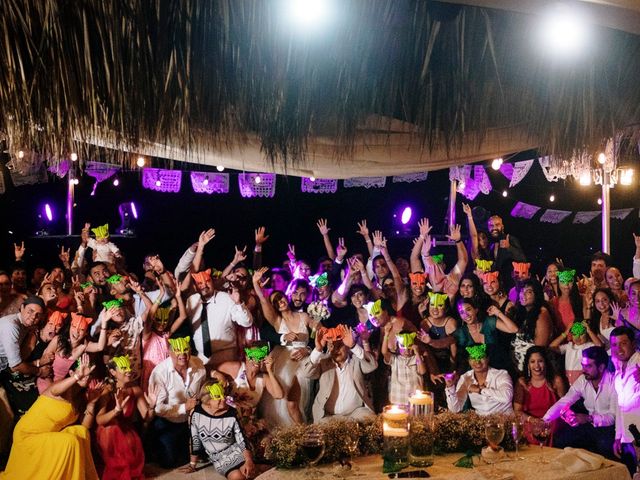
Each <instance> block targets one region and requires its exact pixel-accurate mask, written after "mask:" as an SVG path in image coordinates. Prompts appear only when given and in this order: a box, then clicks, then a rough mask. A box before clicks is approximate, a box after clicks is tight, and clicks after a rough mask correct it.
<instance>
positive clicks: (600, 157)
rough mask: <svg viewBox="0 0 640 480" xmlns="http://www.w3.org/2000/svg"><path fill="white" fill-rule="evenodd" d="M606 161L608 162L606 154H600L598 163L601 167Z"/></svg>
mask: <svg viewBox="0 0 640 480" xmlns="http://www.w3.org/2000/svg"><path fill="white" fill-rule="evenodd" d="M606 161H607V156H606V155H605V154H604V153H600V154H599V155H598V163H599V164H600V165H604V164H605V162H606Z"/></svg>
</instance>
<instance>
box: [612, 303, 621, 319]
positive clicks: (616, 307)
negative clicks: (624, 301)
mask: <svg viewBox="0 0 640 480" xmlns="http://www.w3.org/2000/svg"><path fill="white" fill-rule="evenodd" d="M621 312H622V307H621V306H620V304H619V303H618V302H611V317H612V318H613V319H614V320H616V321H618V319H619V318H620V313H621Z"/></svg>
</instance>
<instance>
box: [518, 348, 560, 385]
mask: <svg viewBox="0 0 640 480" xmlns="http://www.w3.org/2000/svg"><path fill="white" fill-rule="evenodd" d="M534 353H539V354H540V356H541V357H542V359H543V360H544V378H546V380H547V382H549V384H550V385H553V382H554V379H555V377H556V374H555V372H554V370H553V364H552V363H551V361H550V360H549V355H548V353H547V349H546V348H545V347H538V346H535V347H529V349H528V350H527V353H525V355H524V365H523V367H524V378H525V380H526V381H527V383H529V382H530V381H531V370H530V369H529V360H530V359H531V356H532V355H533V354H534Z"/></svg>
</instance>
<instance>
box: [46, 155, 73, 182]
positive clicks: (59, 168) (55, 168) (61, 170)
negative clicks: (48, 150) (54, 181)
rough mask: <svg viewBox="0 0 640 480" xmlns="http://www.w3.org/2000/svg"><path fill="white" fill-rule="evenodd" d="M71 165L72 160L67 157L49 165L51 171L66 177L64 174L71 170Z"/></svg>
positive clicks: (58, 175)
mask: <svg viewBox="0 0 640 480" xmlns="http://www.w3.org/2000/svg"><path fill="white" fill-rule="evenodd" d="M70 167H71V161H70V160H68V159H66V158H65V159H63V160H60V161H59V162H58V163H54V164H53V165H49V171H50V172H51V173H53V174H54V175H56V176H57V177H60V178H64V176H65V175H66V174H67V173H68V172H69V168H70Z"/></svg>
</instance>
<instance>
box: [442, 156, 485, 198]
mask: <svg viewBox="0 0 640 480" xmlns="http://www.w3.org/2000/svg"><path fill="white" fill-rule="evenodd" d="M449 180H450V181H453V180H455V181H457V182H458V193H460V194H461V195H464V196H465V197H466V198H467V199H469V200H474V199H475V198H476V197H477V196H478V194H479V193H480V192H482V193H484V194H485V195H486V194H487V193H489V192H490V191H491V189H492V186H491V182H490V180H489V175H487V172H486V170H485V169H484V167H483V166H481V165H475V166H473V165H462V166H459V167H451V168H450V169H449Z"/></svg>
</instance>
